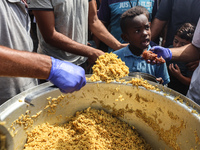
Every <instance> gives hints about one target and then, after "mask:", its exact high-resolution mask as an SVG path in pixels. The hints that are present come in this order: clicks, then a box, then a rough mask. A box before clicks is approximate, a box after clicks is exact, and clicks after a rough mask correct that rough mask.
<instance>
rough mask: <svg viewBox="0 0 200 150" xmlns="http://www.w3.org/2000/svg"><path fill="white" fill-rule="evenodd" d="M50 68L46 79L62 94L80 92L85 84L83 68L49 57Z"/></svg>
mask: <svg viewBox="0 0 200 150" xmlns="http://www.w3.org/2000/svg"><path fill="white" fill-rule="evenodd" d="M51 60H52V67H51V72H50V75H49V78H48V79H47V80H48V81H50V82H51V83H53V84H54V85H56V86H57V87H58V88H59V89H60V91H61V92H63V93H72V92H74V91H78V90H80V89H81V88H82V87H83V86H84V85H85V84H86V78H85V71H84V69H83V68H81V67H79V66H77V65H74V64H72V63H70V62H66V61H61V60H59V59H55V58H53V57H51Z"/></svg>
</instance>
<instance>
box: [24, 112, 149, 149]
mask: <svg viewBox="0 0 200 150" xmlns="http://www.w3.org/2000/svg"><path fill="white" fill-rule="evenodd" d="M24 149H25V150H32V149H33V150H35V149H37V150H40V149H41V150H44V149H62V150H63V149H65V150H68V149H71V150H73V149H91V150H93V149H123V150H126V149H127V150H130V149H135V150H137V149H140V150H142V149H144V150H150V149H151V147H150V145H149V144H147V143H146V142H145V140H144V139H143V138H142V137H141V136H140V135H139V134H138V133H137V131H136V129H135V128H134V127H131V126H130V125H128V124H127V123H125V122H123V121H121V120H119V119H117V118H116V117H113V116H112V115H111V114H110V113H106V112H105V111H103V110H96V109H91V108H88V109H86V110H84V111H80V112H76V115H75V116H74V117H72V118H71V120H70V121H69V122H68V123H66V124H63V125H50V124H48V123H43V124H42V125H39V126H36V127H35V128H34V129H33V130H32V131H31V132H29V133H28V139H27V143H26V144H25V146H24Z"/></svg>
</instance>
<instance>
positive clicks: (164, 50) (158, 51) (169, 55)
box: [150, 46, 172, 61]
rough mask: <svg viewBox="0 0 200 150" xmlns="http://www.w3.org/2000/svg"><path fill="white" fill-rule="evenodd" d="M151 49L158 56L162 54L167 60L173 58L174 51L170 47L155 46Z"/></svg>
mask: <svg viewBox="0 0 200 150" xmlns="http://www.w3.org/2000/svg"><path fill="white" fill-rule="evenodd" d="M150 51H152V52H153V53H156V54H157V55H158V56H157V57H158V58H159V57H160V56H162V57H163V58H164V59H165V60H166V61H170V60H171V59H172V52H171V51H170V49H168V48H164V47H161V46H154V47H152V48H151V49H150Z"/></svg>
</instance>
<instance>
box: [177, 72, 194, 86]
mask: <svg viewBox="0 0 200 150" xmlns="http://www.w3.org/2000/svg"><path fill="white" fill-rule="evenodd" d="M177 79H178V80H179V81H180V82H181V83H183V84H184V85H190V82H191V78H189V77H185V76H183V75H182V74H180V75H179V76H178V77H177Z"/></svg>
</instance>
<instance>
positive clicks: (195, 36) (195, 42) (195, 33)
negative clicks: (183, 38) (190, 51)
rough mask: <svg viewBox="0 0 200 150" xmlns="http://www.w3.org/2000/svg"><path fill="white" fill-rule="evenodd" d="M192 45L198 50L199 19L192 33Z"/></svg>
mask: <svg viewBox="0 0 200 150" xmlns="http://www.w3.org/2000/svg"><path fill="white" fill-rule="evenodd" d="M192 44H193V45H194V46H196V47H198V48H200V18H199V21H198V23H197V26H196V29H195V32H194V36H193V39H192Z"/></svg>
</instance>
